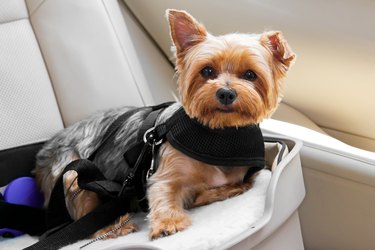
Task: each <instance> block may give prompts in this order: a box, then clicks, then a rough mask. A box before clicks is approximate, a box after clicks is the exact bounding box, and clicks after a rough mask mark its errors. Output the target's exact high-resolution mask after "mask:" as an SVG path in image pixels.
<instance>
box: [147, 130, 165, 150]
mask: <svg viewBox="0 0 375 250" xmlns="http://www.w3.org/2000/svg"><path fill="white" fill-rule="evenodd" d="M155 135H156V132H155V127H152V128H149V129H147V130H146V132H145V133H144V134H143V142H144V143H148V144H149V145H156V146H157V145H160V144H161V143H162V142H163V138H161V139H160V140H159V141H156V140H157V139H156V138H155Z"/></svg>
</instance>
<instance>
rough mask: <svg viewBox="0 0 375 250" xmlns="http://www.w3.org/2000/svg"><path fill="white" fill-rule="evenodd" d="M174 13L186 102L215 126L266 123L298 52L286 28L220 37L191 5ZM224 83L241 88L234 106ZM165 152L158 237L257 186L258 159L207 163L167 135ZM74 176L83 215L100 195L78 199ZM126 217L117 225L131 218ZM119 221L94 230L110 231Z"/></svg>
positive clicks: (74, 202)
mask: <svg viewBox="0 0 375 250" xmlns="http://www.w3.org/2000/svg"><path fill="white" fill-rule="evenodd" d="M167 17H168V20H169V25H170V31H171V38H172V41H173V42H174V46H175V49H176V70H177V73H178V75H179V78H178V84H179V92H180V97H181V102H182V105H183V107H184V109H185V111H186V113H187V114H188V115H189V116H190V117H191V118H196V119H197V120H198V121H199V122H201V123H202V124H205V125H208V126H209V127H211V128H224V127H228V126H231V127H233V126H234V127H241V126H245V125H250V124H255V123H259V122H261V121H262V120H263V119H264V118H265V117H268V116H270V115H271V114H272V112H273V111H274V110H275V108H276V107H277V105H278V102H279V98H280V89H281V82H282V79H283V78H284V77H285V74H286V72H287V70H288V69H289V67H290V65H291V64H292V63H293V61H294V59H295V54H294V53H293V51H292V50H291V49H290V47H289V45H288V44H287V42H286V41H285V39H284V38H283V36H282V35H281V33H280V32H277V31H271V32H266V33H264V34H261V35H249V34H229V35H225V36H219V37H215V36H212V35H210V34H209V33H207V31H206V29H205V27H204V26H203V25H202V24H200V23H199V22H197V21H196V20H195V19H194V18H193V17H192V16H190V15H189V14H188V13H186V12H185V11H178V10H169V11H168V12H167ZM207 66H210V67H212V68H213V69H214V71H215V75H214V76H212V77H208V78H207V77H206V78H205V77H204V76H202V74H201V70H202V69H203V68H204V67H207ZM248 70H251V71H253V72H255V73H256V75H257V78H256V79H255V80H252V81H250V80H246V79H245V78H244V73H245V72H246V71H248ZM220 88H228V89H232V90H234V91H235V92H236V93H237V98H236V99H235V101H234V102H233V103H231V104H229V105H223V104H222V103H220V102H219V100H218V99H217V97H216V92H217V91H218V90H219V89H220ZM223 110H225V111H228V112H223ZM159 154H160V160H159V166H158V169H157V171H156V173H155V174H154V175H153V176H152V177H151V178H150V179H149V188H148V191H147V192H148V193H147V196H148V200H149V205H150V213H149V215H148V218H149V220H150V238H151V239H156V238H159V237H161V236H165V235H170V234H173V233H176V232H178V231H182V230H184V229H185V228H187V227H188V226H190V225H191V223H192V222H191V220H190V218H189V216H188V214H187V213H186V210H185V209H188V208H191V207H196V206H201V205H206V204H209V203H212V202H215V201H220V200H224V199H227V198H229V197H233V196H236V195H239V194H242V193H243V192H245V191H247V190H248V189H250V188H251V187H252V184H253V178H250V179H249V180H247V181H245V182H244V177H245V175H246V173H247V171H248V169H249V167H251V166H244V167H221V166H212V165H208V164H205V163H202V162H199V161H197V160H194V159H192V158H190V157H188V156H186V155H184V154H183V153H181V152H180V151H178V150H176V149H175V148H173V147H172V146H171V145H170V144H169V143H168V142H166V143H164V144H163V145H162V146H161V149H160V151H159ZM75 177H76V173H75V172H74V171H73V172H70V173H69V172H68V173H66V174H65V176H64V187H65V192H66V205H67V207H68V210H69V213H70V215H71V216H72V218H74V219H78V218H80V217H82V216H83V215H85V214H86V213H88V212H89V211H91V210H92V209H93V208H94V207H95V206H96V205H97V204H98V203H99V200H98V198H97V196H96V195H95V194H94V193H92V192H89V191H82V192H80V193H78V194H77V196H76V197H75V198H74V199H73V198H72V196H73V194H74V193H75V192H76V191H77V189H78V186H77V183H76V182H77V181H76V179H75ZM72 183H73V184H72ZM127 216H128V215H125V216H123V217H122V218H120V221H119V222H116V224H115V225H118V223H121V222H123V221H125V220H126V219H128V217H127ZM113 226H114V225H110V226H108V227H106V228H104V229H102V230H100V231H98V232H97V233H96V234H95V235H100V234H103V233H106V232H108V231H110V230H112V228H113ZM135 230H136V226H135V225H133V224H129V225H126V226H125V227H123V228H122V229H121V230H118V232H116V233H114V234H113V235H110V236H109V237H116V236H119V235H125V234H127V233H129V232H132V231H135Z"/></svg>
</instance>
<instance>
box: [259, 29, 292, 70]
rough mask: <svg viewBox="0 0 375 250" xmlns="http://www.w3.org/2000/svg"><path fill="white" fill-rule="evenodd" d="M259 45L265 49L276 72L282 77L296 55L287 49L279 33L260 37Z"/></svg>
mask: <svg viewBox="0 0 375 250" xmlns="http://www.w3.org/2000/svg"><path fill="white" fill-rule="evenodd" d="M260 42H261V44H262V45H263V46H264V47H266V48H267V49H268V50H269V51H270V52H271V54H272V55H273V57H274V61H275V63H276V65H277V67H276V68H277V70H278V71H279V73H282V74H283V75H284V74H285V73H286V71H287V70H288V69H289V67H290V65H292V64H293V62H294V60H295V58H296V54H294V52H293V51H292V49H291V48H290V47H289V45H288V43H287V41H286V40H285V39H284V37H283V35H282V34H281V32H280V31H269V32H266V33H263V34H262V35H261V37H260Z"/></svg>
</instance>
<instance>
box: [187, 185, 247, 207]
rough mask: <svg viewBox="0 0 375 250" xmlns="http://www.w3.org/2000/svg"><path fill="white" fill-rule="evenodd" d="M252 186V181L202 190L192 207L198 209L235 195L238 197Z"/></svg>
mask: <svg viewBox="0 0 375 250" xmlns="http://www.w3.org/2000/svg"><path fill="white" fill-rule="evenodd" d="M252 186H253V181H252V180H249V181H248V182H242V183H235V184H228V185H224V186H220V187H216V188H210V189H205V190H202V191H201V192H200V193H198V194H197V197H196V198H195V200H194V203H193V204H192V207H199V206H203V205H207V204H210V203H212V202H215V201H222V200H225V199H228V198H231V197H234V196H237V195H240V194H242V193H244V192H246V191H247V190H249V189H250V188H252Z"/></svg>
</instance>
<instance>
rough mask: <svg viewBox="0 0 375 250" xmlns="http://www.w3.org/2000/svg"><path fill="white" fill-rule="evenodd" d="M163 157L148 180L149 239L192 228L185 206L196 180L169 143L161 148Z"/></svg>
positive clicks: (185, 162)
mask: <svg viewBox="0 0 375 250" xmlns="http://www.w3.org/2000/svg"><path fill="white" fill-rule="evenodd" d="M160 152H163V153H162V156H161V158H160V163H159V167H158V170H157V171H156V173H155V174H154V175H153V176H152V177H151V178H150V180H149V188H148V190H147V197H148V201H149V206H150V213H149V215H148V218H149V220H150V238H151V239H156V238H159V237H162V236H166V235H170V234H174V233H176V232H178V231H182V230H184V229H185V228H187V227H188V226H190V225H191V220H190V218H189V216H188V214H187V213H186V212H185V210H184V207H187V206H189V204H191V203H192V202H193V198H194V192H193V190H194V188H193V187H194V186H195V185H196V182H199V181H200V180H197V178H194V175H193V174H191V173H190V170H189V169H191V168H190V167H189V164H191V161H190V160H187V159H186V156H184V155H182V154H181V153H180V152H178V151H177V150H175V149H174V148H172V146H170V145H169V144H168V143H166V144H164V145H163V146H162V148H161V149H160Z"/></svg>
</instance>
